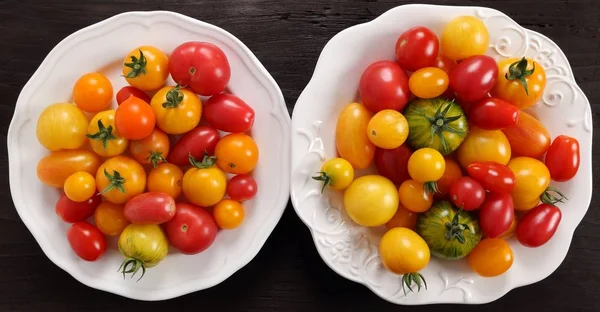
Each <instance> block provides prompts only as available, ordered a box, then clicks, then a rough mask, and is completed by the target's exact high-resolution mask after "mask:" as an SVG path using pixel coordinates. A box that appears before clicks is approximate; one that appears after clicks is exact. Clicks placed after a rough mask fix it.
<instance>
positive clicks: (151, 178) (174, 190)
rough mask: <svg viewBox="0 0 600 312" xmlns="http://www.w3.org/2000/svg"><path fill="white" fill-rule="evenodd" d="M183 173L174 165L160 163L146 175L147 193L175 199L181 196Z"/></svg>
mask: <svg viewBox="0 0 600 312" xmlns="http://www.w3.org/2000/svg"><path fill="white" fill-rule="evenodd" d="M182 179H183V171H182V170H181V169H180V168H179V167H178V166H176V165H173V164H170V163H162V164H160V165H158V166H157V167H156V168H152V170H150V173H148V183H147V185H148V191H150V192H163V193H167V194H169V196H171V197H173V198H174V199H177V197H179V195H181V183H182Z"/></svg>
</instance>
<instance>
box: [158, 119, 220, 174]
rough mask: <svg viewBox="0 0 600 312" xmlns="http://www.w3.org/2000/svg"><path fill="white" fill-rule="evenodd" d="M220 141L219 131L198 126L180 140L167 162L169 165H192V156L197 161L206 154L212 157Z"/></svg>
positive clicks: (174, 146)
mask: <svg viewBox="0 0 600 312" xmlns="http://www.w3.org/2000/svg"><path fill="white" fill-rule="evenodd" d="M220 139H221V137H220V136H219V131H218V130H217V129H215V128H213V127H211V126H198V127H196V128H194V129H192V130H191V131H190V132H188V133H186V134H184V135H183V136H182V137H181V138H179V140H178V141H177V143H175V145H173V147H172V148H171V151H170V152H169V157H168V158H167V160H168V162H169V163H172V164H175V165H178V166H185V165H189V163H190V161H189V156H190V155H192V156H193V157H194V158H196V159H200V158H202V157H204V153H208V155H210V156H212V155H214V154H215V147H217V143H218V142H219V140H220Z"/></svg>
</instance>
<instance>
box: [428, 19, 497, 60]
mask: <svg viewBox="0 0 600 312" xmlns="http://www.w3.org/2000/svg"><path fill="white" fill-rule="evenodd" d="M489 42H490V35H489V32H488V30H487V28H486V27H485V24H484V23H483V22H482V21H481V20H480V19H478V18H476V17H474V16H469V15H463V16H457V17H455V18H453V19H451V20H450V21H449V22H448V23H447V24H446V26H444V29H443V31H442V35H441V40H440V47H441V50H442V53H443V54H444V55H445V56H447V57H448V58H450V59H453V60H455V61H458V60H464V59H466V58H468V57H470V56H473V55H481V54H484V53H485V50H486V49H487V48H488V45H489Z"/></svg>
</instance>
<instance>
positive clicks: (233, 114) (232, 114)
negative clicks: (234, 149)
mask: <svg viewBox="0 0 600 312" xmlns="http://www.w3.org/2000/svg"><path fill="white" fill-rule="evenodd" d="M203 109H204V115H203V116H204V118H205V119H206V121H208V123H209V124H210V125H211V126H213V127H215V128H217V129H219V130H221V131H225V132H232V133H236V132H247V131H248V130H250V128H252V125H254V109H252V107H250V106H249V105H248V104H246V102H244V101H243V100H242V99H240V98H239V97H237V96H235V95H233V94H226V93H221V94H216V95H213V96H212V97H210V99H208V101H206V103H205V104H204V108H203Z"/></svg>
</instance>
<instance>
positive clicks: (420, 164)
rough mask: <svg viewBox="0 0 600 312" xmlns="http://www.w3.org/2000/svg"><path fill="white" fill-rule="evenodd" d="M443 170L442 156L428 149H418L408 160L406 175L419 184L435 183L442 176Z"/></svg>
mask: <svg viewBox="0 0 600 312" xmlns="http://www.w3.org/2000/svg"><path fill="white" fill-rule="evenodd" d="M445 170H446V161H445V160H444V156H442V154H440V152H438V151H437V150H435V149H433V148H430V147H424V148H420V149H418V150H416V151H414V152H413V153H412V155H410V158H408V174H409V175H410V177H411V178H412V179H413V180H415V181H417V182H419V183H427V182H435V181H437V180H439V179H440V178H441V177H442V176H443V175H444V171H445Z"/></svg>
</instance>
